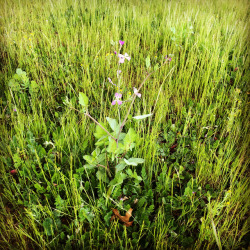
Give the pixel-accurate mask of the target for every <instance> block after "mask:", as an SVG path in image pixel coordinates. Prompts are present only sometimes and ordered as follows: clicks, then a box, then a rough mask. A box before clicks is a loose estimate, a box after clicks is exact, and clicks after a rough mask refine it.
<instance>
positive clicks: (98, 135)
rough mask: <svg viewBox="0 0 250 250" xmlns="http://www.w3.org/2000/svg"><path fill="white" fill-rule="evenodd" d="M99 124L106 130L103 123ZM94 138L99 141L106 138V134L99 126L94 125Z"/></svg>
mask: <svg viewBox="0 0 250 250" xmlns="http://www.w3.org/2000/svg"><path fill="white" fill-rule="evenodd" d="M99 123H100V124H101V125H102V126H103V127H104V128H105V129H106V130H107V128H106V127H105V125H104V123H103V122H99ZM94 136H95V138H97V139H100V138H101V137H103V136H107V133H106V132H105V131H104V130H103V129H102V128H101V127H100V126H98V125H96V127H95V133H94Z"/></svg>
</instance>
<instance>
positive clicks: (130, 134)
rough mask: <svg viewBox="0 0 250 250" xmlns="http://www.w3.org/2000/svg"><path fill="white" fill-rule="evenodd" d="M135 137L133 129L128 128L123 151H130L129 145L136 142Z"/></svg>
mask: <svg viewBox="0 0 250 250" xmlns="http://www.w3.org/2000/svg"><path fill="white" fill-rule="evenodd" d="M136 137H137V134H136V132H135V131H134V129H133V128H130V129H129V130H128V133H127V134H126V135H125V137H124V140H123V143H124V150H125V151H128V150H129V149H130V145H131V144H132V143H133V142H134V141H135V140H136Z"/></svg>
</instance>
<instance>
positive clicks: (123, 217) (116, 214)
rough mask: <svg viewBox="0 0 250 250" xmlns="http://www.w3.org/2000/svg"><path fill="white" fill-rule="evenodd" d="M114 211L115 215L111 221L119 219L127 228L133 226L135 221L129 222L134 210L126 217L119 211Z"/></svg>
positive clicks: (130, 210)
mask: <svg viewBox="0 0 250 250" xmlns="http://www.w3.org/2000/svg"><path fill="white" fill-rule="evenodd" d="M112 211H113V213H114V215H113V216H112V217H111V219H110V221H112V220H114V219H115V218H118V219H119V220H120V221H121V222H123V223H124V225H125V226H126V227H130V226H132V224H133V221H129V219H130V217H131V216H132V211H133V209H132V208H130V209H129V210H128V211H127V212H126V215H125V216H122V215H120V213H119V211H118V210H117V209H114V208H112Z"/></svg>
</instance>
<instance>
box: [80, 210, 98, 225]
mask: <svg viewBox="0 0 250 250" xmlns="http://www.w3.org/2000/svg"><path fill="white" fill-rule="evenodd" d="M94 216H95V215H94V213H93V212H92V211H91V210H90V208H88V207H82V208H80V211H79V219H80V222H83V221H84V220H85V219H87V220H88V221H89V222H90V223H91V222H92V220H93V218H94Z"/></svg>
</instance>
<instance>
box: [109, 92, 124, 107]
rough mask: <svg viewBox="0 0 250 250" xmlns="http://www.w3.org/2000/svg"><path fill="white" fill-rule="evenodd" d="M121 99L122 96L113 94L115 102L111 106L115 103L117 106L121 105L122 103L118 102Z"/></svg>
mask: <svg viewBox="0 0 250 250" xmlns="http://www.w3.org/2000/svg"><path fill="white" fill-rule="evenodd" d="M121 97H122V94H119V93H115V100H114V101H113V102H112V103H111V104H112V105H115V104H116V103H117V104H118V105H121V104H122V101H121V100H120V99H121Z"/></svg>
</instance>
